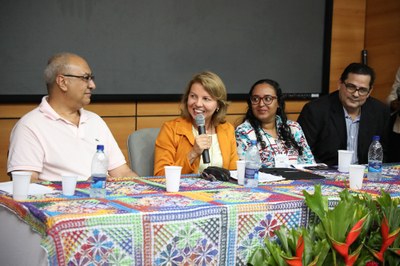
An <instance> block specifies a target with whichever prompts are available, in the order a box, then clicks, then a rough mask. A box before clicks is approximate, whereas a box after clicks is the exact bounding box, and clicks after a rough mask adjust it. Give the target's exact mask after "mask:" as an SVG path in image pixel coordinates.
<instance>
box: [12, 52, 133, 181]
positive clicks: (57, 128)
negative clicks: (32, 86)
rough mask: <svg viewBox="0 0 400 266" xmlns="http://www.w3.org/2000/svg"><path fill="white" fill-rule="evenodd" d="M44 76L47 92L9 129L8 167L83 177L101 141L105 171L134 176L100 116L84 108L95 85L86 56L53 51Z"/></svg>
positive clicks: (47, 176)
mask: <svg viewBox="0 0 400 266" xmlns="http://www.w3.org/2000/svg"><path fill="white" fill-rule="evenodd" d="M44 77H45V81H46V85H47V91H48V95H47V96H45V97H43V99H42V102H41V104H40V105H39V106H38V107H37V108H35V109H34V110H32V111H31V112H29V113H27V114H26V115H24V116H23V117H22V118H21V119H20V120H19V121H18V123H17V124H16V125H15V127H14V128H13V130H12V132H11V137H10V148H9V156H8V168H7V172H8V173H9V174H10V173H11V172H12V171H30V172H32V180H37V179H41V180H50V181H60V180H61V174H63V173H68V174H73V175H77V176H78V180H87V179H88V178H89V177H90V171H91V162H92V158H93V155H94V153H95V152H96V146H97V144H103V145H104V147H105V153H106V154H107V155H108V158H109V166H108V173H109V175H110V176H114V177H118V176H137V174H136V173H135V172H133V171H132V170H131V169H130V168H129V166H128V165H127V164H126V160H125V158H124V155H123V154H122V152H121V150H120V148H119V147H118V144H117V142H116V141H115V139H114V137H113V135H112V133H111V131H110V129H109V128H108V126H107V125H106V123H105V122H104V120H103V119H102V118H100V116H98V115H97V114H95V113H93V112H90V111H87V110H84V109H83V107H84V106H86V105H88V104H89V103H90V97H91V94H92V91H93V90H94V89H95V88H96V85H95V83H94V76H93V75H92V71H91V69H90V67H89V65H88V64H87V62H86V61H85V59H83V58H82V57H80V56H78V55H76V54H71V53H60V54H56V55H54V56H53V57H51V58H50V59H49V61H48V65H47V67H46V69H45V71H44Z"/></svg>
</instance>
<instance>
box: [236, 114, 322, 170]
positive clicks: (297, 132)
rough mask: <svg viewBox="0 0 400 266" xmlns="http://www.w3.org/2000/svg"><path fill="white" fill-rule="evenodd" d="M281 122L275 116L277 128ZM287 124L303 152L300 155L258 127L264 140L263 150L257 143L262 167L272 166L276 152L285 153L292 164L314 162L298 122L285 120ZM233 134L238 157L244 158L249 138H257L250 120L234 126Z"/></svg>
mask: <svg viewBox="0 0 400 266" xmlns="http://www.w3.org/2000/svg"><path fill="white" fill-rule="evenodd" d="M281 124H282V119H281V118H280V116H276V127H277V128H279V126H280V125H281ZM287 125H288V126H289V127H290V130H291V132H292V134H293V136H294V139H295V141H297V143H299V144H300V146H301V147H303V154H302V155H301V156H300V155H299V153H298V151H297V150H296V149H294V148H287V147H286V146H285V141H283V140H280V139H274V138H273V137H272V136H271V135H270V134H268V133H267V132H264V130H263V129H262V128H260V129H259V130H260V135H261V136H262V140H263V141H264V142H265V148H264V149H263V150H261V144H260V143H257V147H258V150H259V151H260V157H261V163H262V167H267V168H268V167H274V166H275V155H277V154H285V155H286V156H287V157H288V159H289V161H290V163H292V164H313V163H315V160H314V156H313V154H312V152H311V149H310V147H309V146H308V143H307V140H306V138H305V136H304V133H303V130H302V129H301V126H300V125H299V123H297V122H295V121H291V120H287ZM235 135H236V144H237V146H238V154H239V158H244V155H245V152H246V150H247V149H248V148H249V146H250V144H251V142H250V140H257V138H256V134H255V132H254V129H253V127H252V126H251V125H250V122H249V121H247V120H246V121H245V122H243V123H242V124H240V125H239V126H238V127H237V128H236V130H235Z"/></svg>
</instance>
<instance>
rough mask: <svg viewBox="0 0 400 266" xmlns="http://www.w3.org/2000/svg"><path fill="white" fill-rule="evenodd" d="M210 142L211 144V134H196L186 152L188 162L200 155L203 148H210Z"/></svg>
mask: <svg viewBox="0 0 400 266" xmlns="http://www.w3.org/2000/svg"><path fill="white" fill-rule="evenodd" d="M211 144H212V141H211V136H209V135H206V134H201V135H199V136H196V137H195V138H194V145H193V148H192V150H191V151H190V152H189V154H188V159H189V161H190V163H191V164H192V163H193V161H194V160H195V159H196V158H197V157H200V156H201V154H202V152H203V151H204V150H205V149H210V148H211Z"/></svg>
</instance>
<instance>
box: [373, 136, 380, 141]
mask: <svg viewBox="0 0 400 266" xmlns="http://www.w3.org/2000/svg"><path fill="white" fill-rule="evenodd" d="M380 139H381V137H380V136H373V137H372V140H377V141H379V140H380Z"/></svg>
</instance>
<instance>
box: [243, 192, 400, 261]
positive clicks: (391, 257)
mask: <svg viewBox="0 0 400 266" xmlns="http://www.w3.org/2000/svg"><path fill="white" fill-rule="evenodd" d="M303 194H304V196H305V202H306V204H307V206H308V207H309V208H310V209H311V211H312V212H313V214H315V217H314V219H311V221H310V223H309V224H308V226H307V227H306V228H292V229H290V230H289V229H287V228H285V227H284V226H283V227H281V228H280V229H279V230H277V231H275V234H276V236H277V240H276V241H270V240H269V239H267V238H266V239H265V241H264V247H260V248H258V249H257V250H255V251H254V253H253V254H252V256H251V257H250V260H249V262H248V265H254V266H258V265H282V266H284V265H293V266H294V265H346V266H347V265H349V266H351V265H368V266H372V265H400V237H399V234H400V200H399V199H398V198H397V199H392V198H391V197H390V195H389V194H388V193H386V192H384V191H382V192H381V196H379V197H378V198H376V199H373V198H372V197H371V195H369V194H366V193H365V194H357V195H352V194H350V192H349V191H348V190H347V189H345V190H343V191H342V192H341V193H340V194H339V197H340V200H339V201H338V203H337V205H336V206H335V207H334V208H329V207H328V198H327V197H324V196H322V193H321V186H320V185H316V186H315V192H314V194H313V195H311V194H309V193H307V192H306V191H303Z"/></svg>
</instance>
